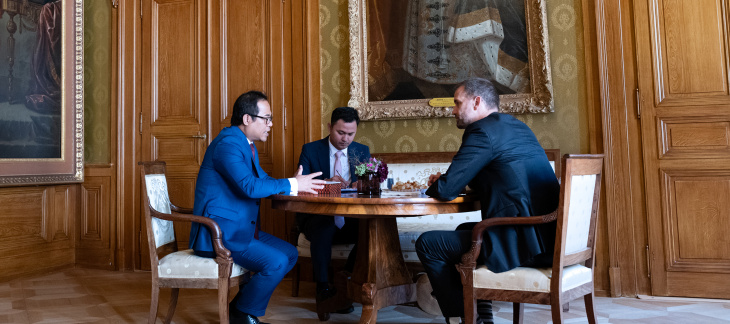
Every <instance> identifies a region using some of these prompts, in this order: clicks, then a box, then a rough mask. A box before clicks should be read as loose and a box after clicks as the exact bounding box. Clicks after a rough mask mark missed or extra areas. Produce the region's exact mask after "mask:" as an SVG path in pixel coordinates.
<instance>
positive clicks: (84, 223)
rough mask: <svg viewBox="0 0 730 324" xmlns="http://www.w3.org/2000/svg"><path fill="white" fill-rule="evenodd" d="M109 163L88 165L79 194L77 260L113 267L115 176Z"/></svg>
mask: <svg viewBox="0 0 730 324" xmlns="http://www.w3.org/2000/svg"><path fill="white" fill-rule="evenodd" d="M113 171H114V168H113V167H112V165H107V164H100V165H87V166H86V169H85V174H84V183H83V184H82V186H81V193H80V195H79V203H80V204H79V213H78V218H77V226H76V231H77V233H78V235H77V236H76V249H75V251H76V264H77V265H79V266H81V267H89V268H99V269H107V270H114V269H115V259H114V255H115V253H114V252H115V247H116V244H114V243H115V241H114V240H113V239H112V238H114V237H116V235H115V230H116V222H115V221H116V213H115V212H114V207H115V201H116V199H115V197H116V189H115V177H114V173H113Z"/></svg>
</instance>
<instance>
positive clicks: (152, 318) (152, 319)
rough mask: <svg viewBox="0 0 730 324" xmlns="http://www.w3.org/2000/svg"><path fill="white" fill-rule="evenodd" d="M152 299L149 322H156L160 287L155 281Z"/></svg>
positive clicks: (150, 323) (152, 323) (151, 323)
mask: <svg viewBox="0 0 730 324" xmlns="http://www.w3.org/2000/svg"><path fill="white" fill-rule="evenodd" d="M150 299H151V300H150V315H149V317H148V318H147V323H148V324H154V323H155V322H156V321H157V304H158V303H159V301H160V287H159V286H157V284H155V283H154V282H153V283H152V294H151V298H150Z"/></svg>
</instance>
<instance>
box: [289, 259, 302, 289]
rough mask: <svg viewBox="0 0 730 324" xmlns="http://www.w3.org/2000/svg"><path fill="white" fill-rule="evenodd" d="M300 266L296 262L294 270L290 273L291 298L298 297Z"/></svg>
mask: <svg viewBox="0 0 730 324" xmlns="http://www.w3.org/2000/svg"><path fill="white" fill-rule="evenodd" d="M301 266H302V265H301V264H300V263H299V262H297V264H296V265H294V270H293V271H292V275H291V296H292V297H299V271H300V270H301V269H300V268H301Z"/></svg>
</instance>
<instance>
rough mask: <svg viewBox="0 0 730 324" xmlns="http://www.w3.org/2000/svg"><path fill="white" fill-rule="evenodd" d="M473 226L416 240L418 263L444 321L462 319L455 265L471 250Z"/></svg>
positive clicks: (435, 232) (458, 277)
mask: <svg viewBox="0 0 730 324" xmlns="http://www.w3.org/2000/svg"><path fill="white" fill-rule="evenodd" d="M475 224H476V223H465V224H461V225H459V227H457V228H456V230H455V231H430V232H425V233H423V234H421V236H419V237H418V240H416V253H417V254H418V259H419V260H421V264H423V268H424V269H425V270H426V274H427V275H428V280H429V281H431V287H432V288H433V293H432V294H433V296H434V297H435V298H436V301H438V303H439V307H440V308H441V313H443V315H444V317H464V292H463V291H464V290H463V289H462V284H461V277H460V276H459V272H458V271H457V270H456V265H457V264H459V263H461V256H462V255H463V254H464V253H466V252H468V251H469V248H471V228H473V227H474V225H475ZM467 228H468V229H467Z"/></svg>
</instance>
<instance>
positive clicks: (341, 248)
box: [297, 233, 355, 260]
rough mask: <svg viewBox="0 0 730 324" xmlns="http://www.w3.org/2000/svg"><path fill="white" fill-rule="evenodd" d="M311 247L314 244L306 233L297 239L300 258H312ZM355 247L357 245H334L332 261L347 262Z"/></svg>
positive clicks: (300, 234)
mask: <svg viewBox="0 0 730 324" xmlns="http://www.w3.org/2000/svg"><path fill="white" fill-rule="evenodd" d="M310 246H312V242H310V241H309V240H308V239H307V237H306V236H305V235H304V233H299V238H298V239H297V251H299V256H300V257H306V258H311V257H312V252H310V251H309V248H310ZM354 246H355V244H335V245H332V259H343V260H346V259H347V256H348V255H350V251H351V250H352V248H353V247H354Z"/></svg>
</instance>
